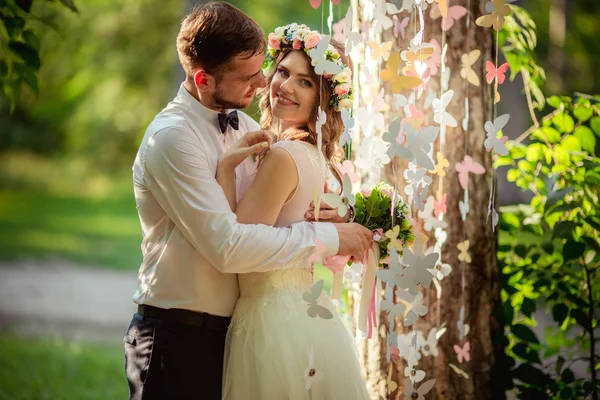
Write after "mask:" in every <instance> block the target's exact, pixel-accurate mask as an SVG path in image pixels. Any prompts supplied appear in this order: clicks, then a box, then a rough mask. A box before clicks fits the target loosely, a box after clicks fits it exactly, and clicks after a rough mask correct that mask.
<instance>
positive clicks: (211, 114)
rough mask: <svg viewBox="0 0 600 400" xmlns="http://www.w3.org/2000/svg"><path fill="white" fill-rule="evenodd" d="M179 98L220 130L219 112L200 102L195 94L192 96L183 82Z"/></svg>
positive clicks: (178, 93) (178, 94)
mask: <svg viewBox="0 0 600 400" xmlns="http://www.w3.org/2000/svg"><path fill="white" fill-rule="evenodd" d="M177 98H178V99H179V100H180V101H181V103H182V104H183V105H184V106H186V107H187V108H188V109H189V110H190V111H192V112H193V113H194V114H197V115H199V116H200V117H202V118H203V119H205V120H206V121H208V122H209V123H210V124H212V125H213V126H214V127H215V128H217V129H218V130H219V132H220V128H219V112H218V111H215V110H212V109H210V108H208V107H206V106H205V105H204V104H202V103H200V102H199V101H198V100H196V98H195V97H194V96H192V95H191V94H190V93H189V92H188V91H187V89H186V88H185V86H184V85H183V83H182V84H181V86H180V87H179V92H177ZM229 111H230V110H225V112H229Z"/></svg>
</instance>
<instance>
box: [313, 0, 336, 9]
mask: <svg viewBox="0 0 600 400" xmlns="http://www.w3.org/2000/svg"><path fill="white" fill-rule="evenodd" d="M309 1H310V5H311V6H312V8H314V9H315V10H316V9H317V8H319V7H320V6H321V0H309ZM331 2H332V3H333V4H335V5H336V6H337V5H338V4H339V3H340V0H331Z"/></svg>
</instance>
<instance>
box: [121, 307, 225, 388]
mask: <svg viewBox="0 0 600 400" xmlns="http://www.w3.org/2000/svg"><path fill="white" fill-rule="evenodd" d="M226 334H227V328H226V327H218V328H216V327H214V326H193V325H187V324H184V323H181V322H174V321H168V320H164V319H157V318H148V317H145V316H142V315H140V314H134V316H133V319H132V320H131V324H130V325H129V329H128V330H127V334H126V335H125V337H124V339H123V340H124V342H125V372H126V374H127V380H128V382H129V399H130V400H158V399H160V400H170V399H177V400H187V399H190V400H191V399H193V400H203V399H207V400H221V381H222V375H223V353H224V350H225V336H226Z"/></svg>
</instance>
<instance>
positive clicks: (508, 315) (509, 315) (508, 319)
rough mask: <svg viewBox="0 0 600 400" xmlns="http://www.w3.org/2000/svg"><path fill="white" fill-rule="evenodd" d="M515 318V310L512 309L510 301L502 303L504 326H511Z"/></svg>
mask: <svg viewBox="0 0 600 400" xmlns="http://www.w3.org/2000/svg"><path fill="white" fill-rule="evenodd" d="M514 317H515V309H514V308H513V306H512V304H510V301H505V302H504V323H505V324H506V325H509V326H510V325H512V320H513V319H514Z"/></svg>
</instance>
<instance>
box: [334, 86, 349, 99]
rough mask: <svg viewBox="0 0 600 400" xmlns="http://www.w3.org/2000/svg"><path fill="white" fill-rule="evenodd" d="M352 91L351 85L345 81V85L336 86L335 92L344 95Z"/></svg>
mask: <svg viewBox="0 0 600 400" xmlns="http://www.w3.org/2000/svg"><path fill="white" fill-rule="evenodd" d="M349 92H350V85H349V84H347V83H344V84H343V85H338V86H336V87H335V94H337V95H338V96H343V95H345V94H348V93H349Z"/></svg>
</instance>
